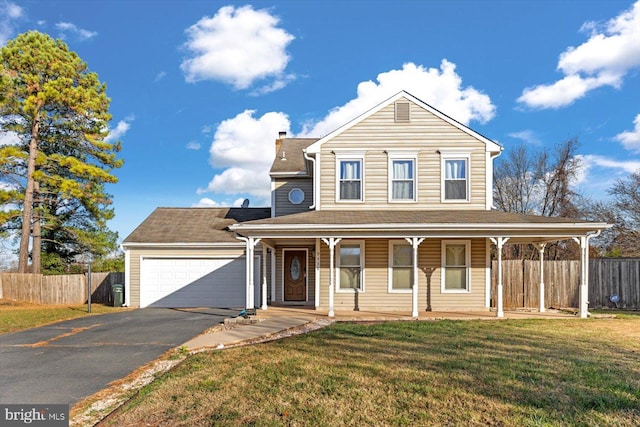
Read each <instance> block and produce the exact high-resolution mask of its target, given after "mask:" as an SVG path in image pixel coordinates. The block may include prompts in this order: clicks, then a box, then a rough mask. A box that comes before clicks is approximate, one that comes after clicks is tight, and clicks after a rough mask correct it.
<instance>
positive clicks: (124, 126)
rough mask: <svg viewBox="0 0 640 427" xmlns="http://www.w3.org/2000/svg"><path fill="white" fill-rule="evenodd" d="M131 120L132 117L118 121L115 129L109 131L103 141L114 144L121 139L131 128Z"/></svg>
mask: <svg viewBox="0 0 640 427" xmlns="http://www.w3.org/2000/svg"><path fill="white" fill-rule="evenodd" d="M133 120H134V117H133V116H129V117H126V118H125V119H124V120H120V121H119V122H118V124H117V125H116V127H115V128H113V129H109V135H108V136H107V137H106V138H105V139H104V140H105V141H107V142H114V141H117V140H119V139H120V138H122V137H123V136H124V135H125V134H126V133H127V132H128V131H129V129H130V128H131V122H132V121H133Z"/></svg>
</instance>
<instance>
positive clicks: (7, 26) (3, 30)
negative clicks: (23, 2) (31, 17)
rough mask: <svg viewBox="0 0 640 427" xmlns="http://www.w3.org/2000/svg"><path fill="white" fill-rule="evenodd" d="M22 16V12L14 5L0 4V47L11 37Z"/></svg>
mask: <svg viewBox="0 0 640 427" xmlns="http://www.w3.org/2000/svg"><path fill="white" fill-rule="evenodd" d="M23 16H24V11H23V10H22V8H21V7H20V6H18V5H17V4H15V3H11V2H7V1H4V2H2V3H0V46H3V45H4V44H5V43H6V42H7V40H9V39H10V38H11V37H13V32H14V30H15V26H16V23H17V21H18V20H20V18H22V17H23Z"/></svg>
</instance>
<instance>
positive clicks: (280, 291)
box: [273, 240, 316, 305]
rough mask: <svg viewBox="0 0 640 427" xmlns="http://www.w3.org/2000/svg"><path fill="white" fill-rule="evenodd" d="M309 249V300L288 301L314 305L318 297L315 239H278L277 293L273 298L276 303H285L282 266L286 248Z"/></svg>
mask: <svg viewBox="0 0 640 427" xmlns="http://www.w3.org/2000/svg"><path fill="white" fill-rule="evenodd" d="M295 249H300V250H304V249H306V250H307V301H306V302H298V301H291V302H286V303H290V304H292V305H314V304H315V298H316V275H315V269H316V264H315V257H313V256H312V253H313V252H315V250H316V245H315V241H306V240H305V241H299V240H298V241H296V240H291V241H285V240H282V241H278V246H277V248H276V294H275V299H274V300H273V301H274V302H276V303H285V301H284V288H283V281H282V280H283V275H282V267H283V259H284V250H295Z"/></svg>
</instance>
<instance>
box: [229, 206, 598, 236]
mask: <svg viewBox="0 0 640 427" xmlns="http://www.w3.org/2000/svg"><path fill="white" fill-rule="evenodd" d="M608 227H610V225H608V224H606V223H602V222H593V221H585V220H581V219H571V218H552V217H544V216H537V215H523V214H516V213H508V212H499V211H484V210H413V211H409V210H362V211H354V210H348V211H347V210H324V211H309V212H303V213H298V214H293V215H285V216H279V217H275V218H266V219H261V220H257V221H247V222H244V223H242V224H234V225H231V226H230V227H229V228H230V229H231V230H233V231H236V232H237V233H239V234H241V235H245V236H252V237H265V238H268V237H271V238H277V237H327V236H335V237H408V236H422V237H497V236H500V237H509V238H511V239H512V241H516V240H518V239H522V241H528V242H531V241H547V240H560V239H567V238H571V237H577V236H582V235H585V234H588V233H590V232H597V231H599V230H603V229H605V228H608Z"/></svg>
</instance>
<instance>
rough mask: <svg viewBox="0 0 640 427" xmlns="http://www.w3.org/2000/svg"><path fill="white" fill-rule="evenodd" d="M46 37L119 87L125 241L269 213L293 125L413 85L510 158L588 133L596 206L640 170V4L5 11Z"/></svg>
mask: <svg viewBox="0 0 640 427" xmlns="http://www.w3.org/2000/svg"><path fill="white" fill-rule="evenodd" d="M32 29H36V30H39V31H41V32H45V33H48V34H50V35H51V36H53V37H56V38H62V39H63V40H65V42H66V43H67V44H68V45H69V47H70V48H71V49H72V50H74V51H76V52H77V53H78V54H79V55H80V57H81V58H82V59H83V60H84V61H85V62H87V63H88V65H89V68H90V69H91V70H92V71H95V72H96V73H97V74H98V76H99V78H100V80H101V81H103V82H105V83H106V84H107V88H108V90H107V92H108V95H109V97H110V98H111V99H112V102H111V113H112V115H113V121H112V123H111V126H110V129H111V138H117V139H120V140H121V141H122V145H123V150H122V152H121V156H122V158H124V160H125V165H124V167H123V168H121V169H119V170H117V171H116V175H117V176H118V178H119V183H118V184H115V185H111V186H109V188H108V191H109V192H110V193H111V194H113V196H114V199H113V200H114V206H115V210H116V218H115V219H114V220H113V221H111V223H110V227H111V228H112V229H113V230H115V231H117V232H118V233H119V234H120V238H121V239H123V238H125V237H126V236H127V235H128V234H129V233H130V232H131V231H132V230H133V229H134V228H135V227H136V226H137V225H138V224H139V223H140V222H141V221H142V220H143V219H144V218H145V217H146V216H147V215H148V214H149V213H151V211H153V209H155V208H156V207H158V206H228V205H237V204H238V203H240V202H241V201H242V200H243V199H244V198H249V199H250V200H251V206H268V203H269V196H268V193H269V178H268V174H267V171H268V169H269V166H270V165H271V162H272V159H273V156H274V140H275V138H276V137H277V134H278V131H281V130H286V131H287V132H288V135H289V136H310V137H321V136H323V135H325V134H326V133H329V132H330V131H332V130H333V129H335V128H337V127H338V126H340V125H342V124H344V123H346V122H347V121H349V120H350V119H352V118H353V117H355V116H356V115H358V114H360V113H362V112H364V111H365V110H367V109H369V108H370V107H373V106H374V105H375V104H377V103H378V102H380V101H382V100H384V99H386V98H387V97H389V96H391V95H393V94H394V93H396V92H398V91H399V90H401V89H405V90H407V91H408V92H410V93H412V94H413V95H415V96H416V97H418V98H420V99H422V100H423V101H425V102H427V103H429V104H431V105H433V106H434V107H436V108H438V109H440V110H441V111H443V112H445V113H446V114H448V115H450V116H452V117H453V118H455V119H457V120H459V121H461V122H463V123H465V124H468V125H469V126H470V127H471V128H473V129H474V130H476V131H478V132H480V133H482V134H483V135H485V136H487V137H489V138H491V139H493V140H495V141H496V142H498V143H500V144H501V145H503V146H504V147H505V149H506V150H509V149H510V148H512V147H515V146H517V145H519V144H521V143H523V142H525V143H527V144H531V145H532V146H534V147H535V148H541V149H545V148H549V149H550V148H551V147H553V145H554V144H556V143H559V142H562V141H565V140H566V139H568V138H573V137H577V138H578V139H579V141H580V143H581V146H580V149H579V151H580V155H581V157H582V160H583V170H582V172H583V173H582V175H581V177H580V181H579V182H577V183H576V185H577V186H578V189H579V190H581V191H582V192H583V193H585V194H588V195H592V196H593V197H595V198H604V197H605V196H606V189H607V188H608V187H609V186H610V185H611V183H612V182H613V181H615V180H616V179H617V178H624V177H625V176H627V175H628V174H629V173H630V172H632V171H634V170H637V169H640V0H637V1H636V2H633V1H631V0H627V1H617V0H607V1H604V0H597V1H590V0H583V1H578V0H573V1H569V0H567V1H551V0H535V1H534V0H531V1H528V0H521V1H506V0H504V1H492V0H484V1H471V0H465V1H463V0H452V1H417V0H416V1H402V0H401V1H376V0H368V1H356V0H352V1H337V0H336V1H294V0H289V1H274V2H267V1H259V2H253V3H250V2H217V1H170V0H153V1H146V0H144V1H143V0H137V1H136V0H133V1H124V0H122V1H93V0H91V1H89V0H87V1H80V0H74V1H56V0H47V1H44V0H24V1H20V2H15V1H14V2H12V1H7V0H4V1H3V0H0V45H2V44H4V43H5V42H6V40H8V39H10V38H12V37H14V36H16V35H17V34H19V33H22V32H25V31H28V30H32ZM3 143H6V140H5V138H4V137H3V136H2V135H0V144H3Z"/></svg>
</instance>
